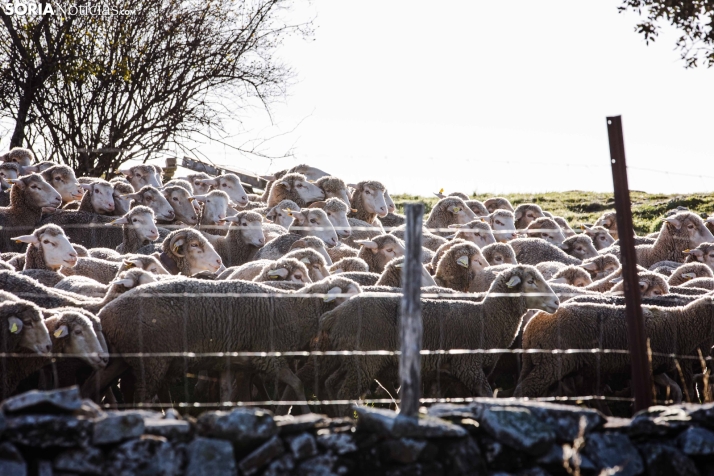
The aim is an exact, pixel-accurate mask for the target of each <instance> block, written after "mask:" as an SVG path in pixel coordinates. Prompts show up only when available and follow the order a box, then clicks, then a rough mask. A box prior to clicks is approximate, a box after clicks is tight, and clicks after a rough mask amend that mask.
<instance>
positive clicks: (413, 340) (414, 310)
mask: <svg viewBox="0 0 714 476" xmlns="http://www.w3.org/2000/svg"><path fill="white" fill-rule="evenodd" d="M405 211H406V217H407V231H406V236H405V247H406V250H405V255H404V266H403V267H402V302H401V313H400V319H399V326H400V336H401V352H402V355H401V359H399V378H400V380H401V390H400V393H401V407H400V410H399V412H400V413H401V414H403V415H406V416H417V414H418V413H419V399H420V398H421V340H422V321H421V272H422V271H421V269H422V266H421V233H422V232H421V230H422V217H423V215H424V205H422V204H421V203H411V204H408V205H406V207H405Z"/></svg>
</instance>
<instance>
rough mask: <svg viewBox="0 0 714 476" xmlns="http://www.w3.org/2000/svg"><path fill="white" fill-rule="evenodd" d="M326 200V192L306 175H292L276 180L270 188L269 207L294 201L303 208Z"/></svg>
mask: <svg viewBox="0 0 714 476" xmlns="http://www.w3.org/2000/svg"><path fill="white" fill-rule="evenodd" d="M324 199H325V192H323V191H322V189H321V188H320V187H318V186H317V185H315V184H313V183H310V182H309V181H308V180H307V178H305V176H304V175H302V174H298V173H290V174H286V175H284V176H283V177H282V178H281V179H280V180H276V181H275V183H274V184H273V185H272V187H271V188H270V196H269V197H268V206H269V207H274V206H275V205H277V204H278V203H280V202H281V201H283V200H292V201H293V202H295V203H297V204H298V205H299V206H301V207H305V206H307V205H308V204H310V203H312V202H316V201H318V200H324Z"/></svg>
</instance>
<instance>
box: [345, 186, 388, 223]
mask: <svg viewBox="0 0 714 476" xmlns="http://www.w3.org/2000/svg"><path fill="white" fill-rule="evenodd" d="M349 186H350V187H352V188H354V192H352V197H351V200H350V206H351V207H352V208H354V209H356V210H358V212H362V213H367V214H372V215H377V216H378V217H381V218H384V217H386V216H387V213H389V211H388V208H387V202H386V200H385V198H384V194H385V191H386V188H385V187H384V185H382V183H381V182H377V181H375V180H369V181H365V182H359V183H358V184H355V185H349Z"/></svg>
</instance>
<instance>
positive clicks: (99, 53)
mask: <svg viewBox="0 0 714 476" xmlns="http://www.w3.org/2000/svg"><path fill="white" fill-rule="evenodd" d="M291 5H292V0H243V1H232V2H231V1H223V0H215V1H207V2H199V1H195V0H190V1H180V0H139V1H135V0H134V1H129V0H118V1H116V2H113V3H112V6H113V7H114V8H116V9H117V10H118V11H120V12H121V11H132V12H133V14H126V15H121V14H118V15H111V16H99V15H95V16H91V15H88V16H81V17H75V18H74V22H73V23H72V24H71V25H69V26H67V27H65V29H66V30H69V31H68V32H67V31H66V32H65V33H64V35H63V36H64V37H68V39H67V40H65V44H64V50H63V51H69V52H70V53H71V54H64V56H62V58H63V59H62V61H60V62H59V63H60V64H59V65H55V66H54V67H53V70H52V73H51V74H50V75H49V76H48V77H46V78H43V81H42V84H41V85H40V86H39V87H36V88H35V89H34V90H33V94H32V98H31V100H32V106H31V108H30V111H29V114H31V116H32V120H31V121H29V122H28V121H25V124H24V128H25V135H26V136H27V139H26V143H28V144H30V145H31V146H32V147H34V148H35V149H40V150H41V153H40V156H45V157H47V156H52V157H53V158H54V159H55V160H57V161H61V162H64V163H66V164H68V165H71V166H72V167H73V168H74V169H75V170H76V171H77V173H78V174H80V175H100V174H102V173H105V172H108V171H110V170H112V169H114V170H116V169H117V168H118V167H119V165H120V164H121V162H123V161H125V160H129V159H132V158H148V157H149V155H150V154H151V153H152V152H155V151H158V150H162V149H166V148H167V146H169V145H171V144H178V145H180V144H181V142H182V140H184V139H188V138H189V137H191V136H194V135H196V134H204V135H206V134H218V135H219V136H220V135H221V133H222V132H224V128H223V125H224V123H225V121H226V120H227V119H229V118H237V117H239V116H240V114H241V112H242V111H243V110H244V108H246V107H249V106H250V105H251V104H254V103H255V102H256V101H257V102H258V103H260V104H261V105H262V106H264V107H268V106H269V104H270V102H271V100H273V99H274V98H276V97H280V96H282V95H284V94H285V90H286V87H287V86H288V85H289V84H290V82H291V79H292V77H293V74H292V71H291V70H290V68H289V67H288V66H286V65H284V64H282V63H281V62H280V61H279V60H278V59H277V58H276V54H275V53H276V50H277V49H278V47H279V46H280V44H281V42H282V40H283V39H284V38H285V37H286V36H287V35H293V34H297V35H309V34H310V33H311V31H310V27H311V24H310V23H309V22H307V23H303V24H288V23H286V22H285V21H284V19H285V17H286V15H285V14H286V12H287V11H288V10H289V8H290V7H291ZM3 19H4V18H3ZM22 21H23V20H22V19H20V20H18V19H17V18H10V19H9V22H8V21H5V28H6V29H7V30H8V31H10V30H12V29H16V30H19V29H22V28H23V24H22ZM42 21H44V18H43V20H42ZM47 23H48V26H47V27H46V28H47V29H49V31H51V32H53V31H54V30H55V29H57V28H60V25H58V24H56V21H54V22H53V21H47ZM3 41H4V40H1V39H0V42H3ZM21 43H22V44H23V46H25V45H26V46H25V48H26V49H31V50H32V51H36V50H37V47H36V46H35V45H34V44H33V43H32V42H31V41H26V42H24V43H23V42H21ZM48 43H49V42H48ZM51 44H52V45H53V46H54V44H55V43H51ZM55 49H56V48H55ZM10 50H11V51H12V48H10ZM16 102H17V99H16ZM16 129H17V127H16ZM14 144H17V142H15V143H14Z"/></svg>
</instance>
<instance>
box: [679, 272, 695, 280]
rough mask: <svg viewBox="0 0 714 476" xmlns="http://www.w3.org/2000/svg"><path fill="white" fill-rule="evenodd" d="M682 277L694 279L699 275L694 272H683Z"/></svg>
mask: <svg viewBox="0 0 714 476" xmlns="http://www.w3.org/2000/svg"><path fill="white" fill-rule="evenodd" d="M682 277H683V278H686V279H694V278H696V277H697V275H696V274H694V273H682Z"/></svg>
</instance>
